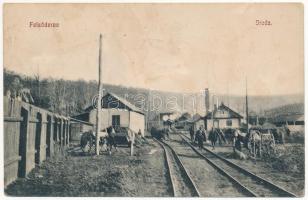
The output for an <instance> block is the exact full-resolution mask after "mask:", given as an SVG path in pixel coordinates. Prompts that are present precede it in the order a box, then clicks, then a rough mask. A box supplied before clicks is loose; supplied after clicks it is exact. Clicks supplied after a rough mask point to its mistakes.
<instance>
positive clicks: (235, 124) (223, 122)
mask: <svg viewBox="0 0 308 200" xmlns="http://www.w3.org/2000/svg"><path fill="white" fill-rule="evenodd" d="M242 119H243V117H242V116H241V115H240V114H239V113H238V112H235V111H234V110H232V109H231V108H229V107H228V106H226V105H224V104H223V103H221V104H220V106H218V107H217V106H215V107H214V111H212V112H209V113H208V114H207V115H206V116H205V120H206V128H207V130H211V129H212V127H213V126H214V127H215V128H221V129H224V128H240V124H241V120H242Z"/></svg>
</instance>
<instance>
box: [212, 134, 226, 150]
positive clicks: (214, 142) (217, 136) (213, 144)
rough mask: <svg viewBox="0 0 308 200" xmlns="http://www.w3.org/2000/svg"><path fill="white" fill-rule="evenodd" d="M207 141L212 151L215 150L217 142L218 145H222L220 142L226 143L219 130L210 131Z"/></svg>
mask: <svg viewBox="0 0 308 200" xmlns="http://www.w3.org/2000/svg"><path fill="white" fill-rule="evenodd" d="M209 140H210V141H211V144H212V147H213V149H215V145H216V142H217V140H218V141H219V144H220V145H222V141H224V143H226V138H225V135H224V133H223V131H222V130H221V129H214V130H211V131H210V133H209Z"/></svg>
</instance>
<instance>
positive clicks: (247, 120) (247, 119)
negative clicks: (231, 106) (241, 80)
mask: <svg viewBox="0 0 308 200" xmlns="http://www.w3.org/2000/svg"><path fill="white" fill-rule="evenodd" d="M246 123H247V133H248V132H249V116H248V94H247V77H246Z"/></svg>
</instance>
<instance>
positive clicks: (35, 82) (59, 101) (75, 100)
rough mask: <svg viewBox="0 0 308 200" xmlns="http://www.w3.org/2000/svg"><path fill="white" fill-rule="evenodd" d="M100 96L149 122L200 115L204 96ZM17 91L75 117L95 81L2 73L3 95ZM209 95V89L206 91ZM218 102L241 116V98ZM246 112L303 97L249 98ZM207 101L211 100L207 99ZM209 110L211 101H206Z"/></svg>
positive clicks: (141, 92)
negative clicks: (167, 115)
mask: <svg viewBox="0 0 308 200" xmlns="http://www.w3.org/2000/svg"><path fill="white" fill-rule="evenodd" d="M103 87H104V93H106V92H112V93H115V94H117V95H119V96H121V97H124V98H126V99H127V100H128V101H130V102H131V103H133V104H135V105H136V106H137V107H139V108H141V109H142V110H143V111H145V113H146V114H148V115H149V118H150V119H152V118H153V117H154V115H155V114H156V113H158V112H167V111H178V112H189V113H200V114H201V115H203V114H204V101H205V100H204V96H202V94H197V93H177V92H165V91H158V90H148V89H144V88H133V87H126V86H121V85H110V84H104V86H103ZM20 88H29V89H30V91H31V94H32V96H33V99H34V101H35V104H36V105H38V106H40V107H43V108H46V109H48V110H51V111H55V112H58V113H60V114H65V115H76V114H79V113H81V112H83V110H84V109H85V108H86V107H88V106H89V105H91V103H92V99H93V97H94V96H95V95H96V90H97V82H96V81H84V80H77V81H71V80H63V79H53V78H49V79H40V77H39V76H33V77H28V76H24V75H21V74H17V73H15V72H12V71H8V70H6V69H5V70H4V94H6V91H7V90H10V91H11V92H12V93H14V91H18V90H20ZM210 95H211V90H210ZM217 97H218V101H219V102H224V103H225V104H226V105H229V106H230V107H231V108H233V109H234V110H235V111H238V112H240V113H245V97H244V96H234V95H229V96H228V95H217ZM248 100H249V109H250V111H255V112H257V113H264V111H265V110H269V109H272V108H275V107H279V106H283V105H287V104H294V103H302V104H303V102H304V96H303V95H281V96H249V98H248ZM210 101H211V98H210ZM210 105H211V106H210V108H211V107H212V102H210Z"/></svg>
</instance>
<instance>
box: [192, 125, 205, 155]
mask: <svg viewBox="0 0 308 200" xmlns="http://www.w3.org/2000/svg"><path fill="white" fill-rule="evenodd" d="M189 133H190V139H191V142H193V143H195V142H197V144H198V147H199V149H200V150H202V149H203V142H206V130H205V129H204V128H203V126H202V125H201V126H200V127H199V129H198V130H197V132H196V134H195V131H194V129H193V127H190V130H189Z"/></svg>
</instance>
